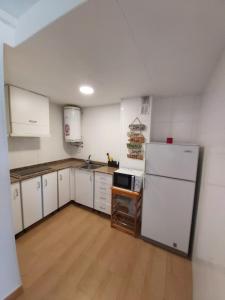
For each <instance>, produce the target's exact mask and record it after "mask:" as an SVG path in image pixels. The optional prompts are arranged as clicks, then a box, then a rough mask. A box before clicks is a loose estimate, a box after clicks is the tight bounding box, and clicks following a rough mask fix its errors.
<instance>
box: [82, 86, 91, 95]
mask: <svg viewBox="0 0 225 300" xmlns="http://www.w3.org/2000/svg"><path fill="white" fill-rule="evenodd" d="M79 90H80V92H81V93H82V94H84V95H92V94H94V92H95V91H94V89H93V87H92V86H89V85H81V86H80V88H79Z"/></svg>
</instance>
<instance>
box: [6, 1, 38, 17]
mask: <svg viewBox="0 0 225 300" xmlns="http://www.w3.org/2000/svg"><path fill="white" fill-rule="evenodd" d="M38 1H39V0H0V9H1V10H4V11H5V12H7V13H8V14H9V15H11V16H13V17H15V18H19V17H21V16H22V15H23V14H24V13H25V12H26V11H27V10H29V9H30V8H31V6H33V5H34V4H35V3H37V2H38Z"/></svg>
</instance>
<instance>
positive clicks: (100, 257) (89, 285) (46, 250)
mask: <svg viewBox="0 0 225 300" xmlns="http://www.w3.org/2000/svg"><path fill="white" fill-rule="evenodd" d="M16 243H17V253H18V258H19V264H20V270H21V274H22V281H23V287H24V293H23V294H22V295H21V296H20V297H18V298H17V299H20V300H24V299H26V300H36V299H41V300H51V299H54V300H58V299H60V300H90V299H93V300H113V299H118V300H128V299H129V300H139V299H140V300H191V299H192V275H191V273H192V271H191V262H190V261H188V260H187V259H184V258H181V257H179V256H176V255H173V254H170V253H169V252H167V251H164V250H161V249H159V248H157V247H155V246H152V245H151V244H148V243H146V242H144V241H142V240H141V239H135V238H134V237H132V236H129V235H128V234H125V233H122V232H120V231H117V230H116V229H112V228H111V227H110V221H109V219H107V218H104V217H101V216H100V215H97V214H95V213H92V212H90V211H87V210H85V209H83V208H79V207H75V206H73V205H70V206H68V207H66V208H65V209H63V210H62V211H60V212H59V213H57V214H55V215H54V216H52V217H50V218H49V219H47V220H46V221H45V222H43V223H41V224H40V225H38V226H37V227H35V228H33V229H32V230H30V231H28V232H27V233H26V234H24V235H23V236H21V237H20V238H18V239H17V242H16Z"/></svg>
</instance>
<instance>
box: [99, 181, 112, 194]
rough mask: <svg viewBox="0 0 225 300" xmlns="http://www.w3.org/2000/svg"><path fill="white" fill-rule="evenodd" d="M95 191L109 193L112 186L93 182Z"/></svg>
mask: <svg viewBox="0 0 225 300" xmlns="http://www.w3.org/2000/svg"><path fill="white" fill-rule="evenodd" d="M95 191H96V192H99V193H108V194H111V192H112V186H111V185H106V184H98V183H97V184H95Z"/></svg>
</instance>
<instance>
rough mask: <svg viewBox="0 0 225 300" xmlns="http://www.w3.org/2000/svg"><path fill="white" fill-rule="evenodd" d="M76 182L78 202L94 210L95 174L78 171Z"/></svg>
mask: <svg viewBox="0 0 225 300" xmlns="http://www.w3.org/2000/svg"><path fill="white" fill-rule="evenodd" d="M75 182H76V185H75V189H76V202H78V203H80V204H83V205H85V206H88V207H91V208H93V196H94V195H93V191H94V173H93V172H90V171H86V170H81V169H79V170H76V176H75Z"/></svg>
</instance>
